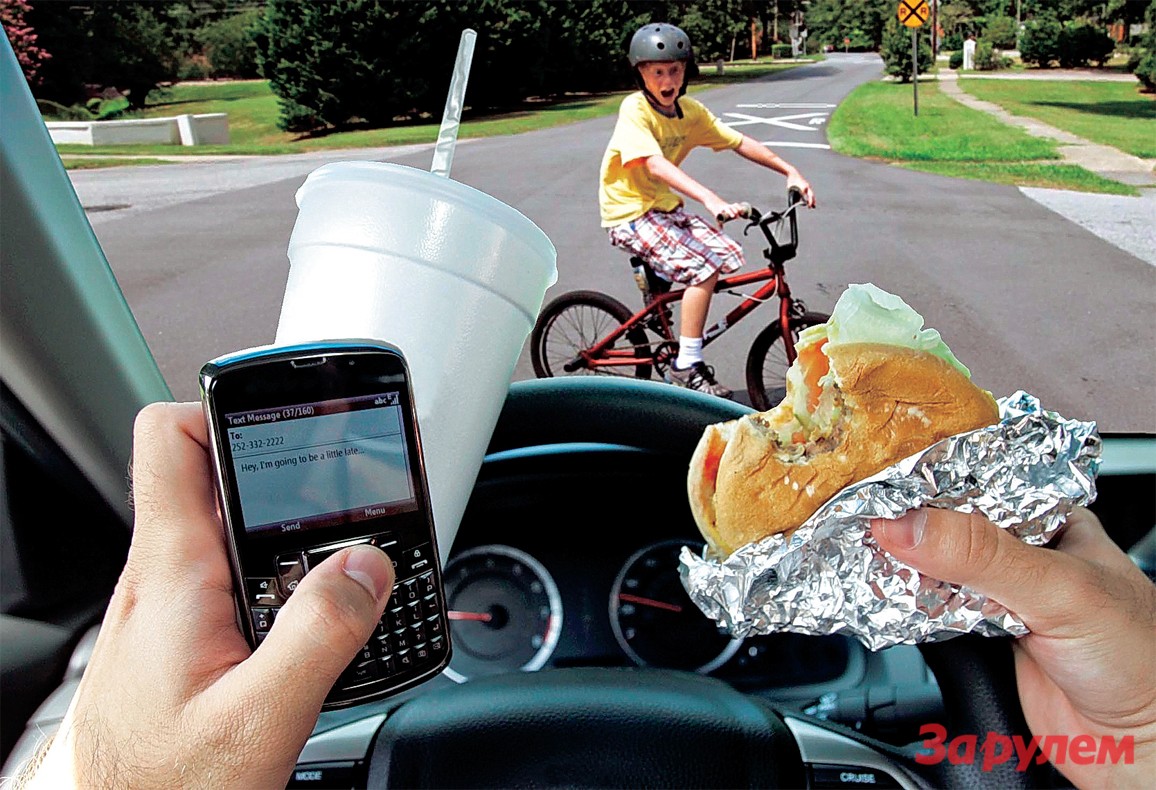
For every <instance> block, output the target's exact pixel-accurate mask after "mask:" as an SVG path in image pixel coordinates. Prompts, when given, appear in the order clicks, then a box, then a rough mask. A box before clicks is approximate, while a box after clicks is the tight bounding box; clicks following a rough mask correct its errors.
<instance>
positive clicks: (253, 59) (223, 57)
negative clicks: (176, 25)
mask: <svg viewBox="0 0 1156 790" xmlns="http://www.w3.org/2000/svg"><path fill="white" fill-rule="evenodd" d="M260 22H261V12H260V11H259V10H258V9H256V8H252V9H249V10H248V11H242V12H241V13H239V14H234V15H232V16H229V17H226V18H224V19H220V20H218V21H216V22H211V23H209V24H208V25H206V26H205V27H204V28H202V29H201V30H200V31H199V32H198V34H197V40H198V41H199V42H200V44H201V46H202V47H204V48H205V55H206V56H207V57H208V62H209V67H210V70H211V72H212V76H214V77H239V78H252V77H259V76H261V70H260V68H259V67H258V65H257V59H258V56H257V35H258V31H259V25H260Z"/></svg>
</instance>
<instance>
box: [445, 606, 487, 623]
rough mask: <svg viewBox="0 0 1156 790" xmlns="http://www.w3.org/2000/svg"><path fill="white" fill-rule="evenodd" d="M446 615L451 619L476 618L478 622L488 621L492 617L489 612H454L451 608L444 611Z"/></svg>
mask: <svg viewBox="0 0 1156 790" xmlns="http://www.w3.org/2000/svg"><path fill="white" fill-rule="evenodd" d="M446 617H448V618H449V619H451V620H476V621H477V622H479V623H488V622H490V621H491V620H493V619H494V616H493V615H492V614H490V613H489V612H455V611H454V610H452V609H451V610H450V611H448V612H446Z"/></svg>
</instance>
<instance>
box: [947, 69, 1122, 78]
mask: <svg viewBox="0 0 1156 790" xmlns="http://www.w3.org/2000/svg"><path fill="white" fill-rule="evenodd" d="M960 76H961V75H960V73H959V71H957V70H954V69H948V68H942V67H941V68H940V71H939V79H941V80H957V79H959V78H960ZM962 76H963V77H966V78H967V79H969V80H1044V81H1057V82H1135V81H1136V77H1135V76H1133V75H1131V74H1121V73H1120V72H1118V71H1102V70H1100V69H1039V70H1036V71H999V72H996V71H990V72H983V71H969V72H967V73H966V74H964V75H962Z"/></svg>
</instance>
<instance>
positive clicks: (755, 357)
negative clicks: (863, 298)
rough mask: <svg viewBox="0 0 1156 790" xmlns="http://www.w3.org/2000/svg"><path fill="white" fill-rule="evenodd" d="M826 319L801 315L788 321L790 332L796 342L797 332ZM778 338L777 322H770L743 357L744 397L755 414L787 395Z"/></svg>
mask: <svg viewBox="0 0 1156 790" xmlns="http://www.w3.org/2000/svg"><path fill="white" fill-rule="evenodd" d="M830 317H831V316H829V315H826V314H824V313H810V312H808V313H804V314H803V315H802V317H800V318H796V319H794V320H792V321H791V333H792V335H794V337H795V340H796V341H798V339H799V332H801V331H803V330H804V329H806V328H807V327H809V326H815V325H816V324H824V323H826V322H827V319H828V318H830ZM782 338H783V332H782V329H781V328H780V325H779V322H778V321H773V322H771V323H770V324H768V325H767V326H765V327H764V328H763V330H762V331H761V332H759V334H758V336H757V337H756V338H755V342H753V343H751V350H750V351H749V352H748V354H747V394H748V395H750V398H751V406H753V407H754V408H756V409H758V410H759V411H766V410H767V409H769V408H771V407H772V406H775V405H777V404H778V403H779V402H780V401H781V400H782V399H783V396H784V395H785V394H786V392H787V367H788V365H787V349H786V347H785V346H784V345H783V343H782Z"/></svg>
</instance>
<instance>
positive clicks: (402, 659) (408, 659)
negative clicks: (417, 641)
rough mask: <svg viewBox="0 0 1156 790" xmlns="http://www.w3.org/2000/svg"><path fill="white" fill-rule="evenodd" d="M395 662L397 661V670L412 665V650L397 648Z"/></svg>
mask: <svg viewBox="0 0 1156 790" xmlns="http://www.w3.org/2000/svg"><path fill="white" fill-rule="evenodd" d="M396 663H397V669H398V671H399V672H400V671H402V670H405V669H409V668H410V667H412V666H413V665H414V663H415V662H414V660H413V651H412V650H399V651H397V657H396Z"/></svg>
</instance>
